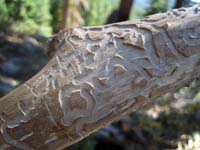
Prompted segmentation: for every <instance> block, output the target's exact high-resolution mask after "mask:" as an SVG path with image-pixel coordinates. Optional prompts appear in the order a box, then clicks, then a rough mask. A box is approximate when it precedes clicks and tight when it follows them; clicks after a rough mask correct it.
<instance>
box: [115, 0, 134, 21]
mask: <svg viewBox="0 0 200 150" xmlns="http://www.w3.org/2000/svg"><path fill="white" fill-rule="evenodd" d="M132 4H133V0H121V4H120V8H119V20H118V22H121V21H126V20H128V19H129V15H130V12H131V8H132Z"/></svg>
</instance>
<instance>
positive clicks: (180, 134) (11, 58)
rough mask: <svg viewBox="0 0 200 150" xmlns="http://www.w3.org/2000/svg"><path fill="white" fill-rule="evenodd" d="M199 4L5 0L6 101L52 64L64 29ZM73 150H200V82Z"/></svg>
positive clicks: (0, 91)
mask: <svg viewBox="0 0 200 150" xmlns="http://www.w3.org/2000/svg"><path fill="white" fill-rule="evenodd" d="M195 3H200V0H0V96H3V95H5V94H7V93H8V92H10V91H11V90H13V89H14V88H16V87H18V86H19V85H20V84H22V83H23V82H25V81H26V80H27V79H29V78H30V77H32V76H33V75H34V74H36V73H37V72H38V71H39V70H40V69H41V68H42V67H43V66H44V65H45V64H46V63H47V62H48V57H47V56H46V54H45V48H46V46H47V44H48V39H49V37H52V36H53V34H55V33H57V32H58V31H59V30H62V29H64V28H72V27H78V26H96V25H103V24H108V23H114V22H119V21H125V20H133V19H138V18H142V17H144V16H147V15H151V14H154V13H159V12H165V11H168V10H171V9H173V8H180V7H182V6H190V5H193V4H195ZM69 138H70V137H69ZM67 149H68V150H162V149H178V150H200V80H195V81H193V82H192V83H191V84H189V85H188V86H187V87H183V88H181V89H179V90H177V91H176V92H175V93H168V94H166V95H164V96H163V97H162V98H160V99H159V100H158V101H157V102H155V104H152V105H151V106H148V107H146V108H145V109H144V110H141V111H139V112H135V113H132V114H131V115H129V116H127V117H124V118H123V119H121V120H120V121H118V122H115V123H113V124H111V125H110V126H108V127H105V128H104V129H102V130H100V131H98V132H97V133H95V134H93V135H91V136H89V137H88V138H86V139H84V140H82V141H81V142H78V143H77V144H74V145H72V146H70V147H68V148H67Z"/></svg>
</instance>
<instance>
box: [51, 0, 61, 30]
mask: <svg viewBox="0 0 200 150" xmlns="http://www.w3.org/2000/svg"><path fill="white" fill-rule="evenodd" d="M50 5H51V7H50V13H51V16H52V20H51V27H52V30H53V33H56V32H58V31H59V29H60V22H61V8H62V0H50Z"/></svg>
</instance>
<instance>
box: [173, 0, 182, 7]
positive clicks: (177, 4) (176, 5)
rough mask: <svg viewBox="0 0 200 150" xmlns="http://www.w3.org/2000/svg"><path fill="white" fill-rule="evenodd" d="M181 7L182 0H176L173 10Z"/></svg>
mask: <svg viewBox="0 0 200 150" xmlns="http://www.w3.org/2000/svg"><path fill="white" fill-rule="evenodd" d="M182 6H183V0H176V3H175V6H174V8H180V7H182Z"/></svg>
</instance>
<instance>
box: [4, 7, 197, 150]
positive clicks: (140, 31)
mask: <svg viewBox="0 0 200 150" xmlns="http://www.w3.org/2000/svg"><path fill="white" fill-rule="evenodd" d="M199 10H200V7H199V5H195V6H193V7H190V8H187V9H186V8H181V9H178V10H173V11H172V12H167V13H164V14H156V15H153V16H150V17H146V18H144V19H142V20H136V21H128V22H122V23H116V24H111V25H105V26H99V27H81V28H74V29H69V30H65V31H62V32H60V33H58V34H57V35H56V36H55V37H54V38H53V39H52V41H51V42H50V46H49V51H50V52H52V51H54V50H55V56H54V57H53V58H52V59H51V61H50V62H49V63H48V64H47V65H46V66H45V67H44V68H43V69H42V70H41V71H40V72H39V73H38V74H37V75H35V76H34V77H33V78H31V79H30V80H29V81H27V82H26V83H25V84H23V85H21V86H20V87H18V88H17V89H16V90H14V91H13V92H11V93H9V94H8V95H6V96H5V97H3V98H1V99H0V114H1V121H0V126H1V130H0V131H1V135H0V144H1V147H0V149H3V150H4V149H8V150H10V149H37V150H38V149H41V150H44V149H50V150H55V149H62V148H64V147H66V146H69V145H71V144H73V143H76V142H77V141H79V140H81V139H83V138H84V137H86V136H88V135H89V134H91V133H93V132H95V131H97V130H98V129H100V128H102V127H104V126H106V125H108V124H109V123H111V122H113V121H115V120H118V119H120V118H121V117H122V116H123V115H126V114H128V113H130V112H132V111H135V110H137V109H142V108H143V106H144V105H146V104H149V103H150V102H152V101H154V100H155V98H157V97H159V96H162V95H163V94H165V93H166V92H169V91H171V90H174V89H176V88H179V87H182V86H184V85H185V84H187V83H189V82H190V81H191V80H193V79H195V78H197V77H199V76H200V14H199Z"/></svg>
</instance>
